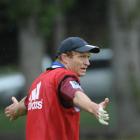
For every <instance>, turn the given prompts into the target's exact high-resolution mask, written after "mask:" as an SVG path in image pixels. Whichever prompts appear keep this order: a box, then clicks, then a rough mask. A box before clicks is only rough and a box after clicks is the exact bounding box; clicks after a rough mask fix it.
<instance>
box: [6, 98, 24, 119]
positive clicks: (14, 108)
mask: <svg viewBox="0 0 140 140" xmlns="http://www.w3.org/2000/svg"><path fill="white" fill-rule="evenodd" d="M25 99H26V96H25V97H24V98H23V99H22V100H21V101H18V100H17V99H16V98H15V97H12V102H13V103H12V104H11V105H9V106H7V107H6V108H5V111H4V112H5V116H6V117H8V118H9V120H15V119H17V118H18V117H19V116H23V115H25V114H26V106H25V104H24V101H25Z"/></svg>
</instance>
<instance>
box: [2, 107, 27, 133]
mask: <svg viewBox="0 0 140 140" xmlns="http://www.w3.org/2000/svg"><path fill="white" fill-rule="evenodd" d="M24 129H25V117H21V118H19V119H17V120H15V121H9V120H8V118H6V117H5V115H4V112H3V109H1V110H0V132H7V133H8V132H13V133H14V132H16V133H17V132H22V131H24Z"/></svg>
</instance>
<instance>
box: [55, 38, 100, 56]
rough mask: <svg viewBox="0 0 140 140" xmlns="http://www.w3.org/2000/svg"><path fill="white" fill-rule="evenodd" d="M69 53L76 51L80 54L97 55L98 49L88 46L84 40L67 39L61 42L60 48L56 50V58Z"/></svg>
mask: <svg viewBox="0 0 140 140" xmlns="http://www.w3.org/2000/svg"><path fill="white" fill-rule="evenodd" d="M70 51H76V52H81V53H82V52H90V53H99V52H100V48H99V47H97V46H93V45H89V44H88V43H87V42H86V41H85V40H84V39H82V38H80V37H68V38H66V39H65V40H63V41H62V42H61V44H60V46H59V47H58V49H57V54H56V56H59V55H60V54H62V53H66V52H70Z"/></svg>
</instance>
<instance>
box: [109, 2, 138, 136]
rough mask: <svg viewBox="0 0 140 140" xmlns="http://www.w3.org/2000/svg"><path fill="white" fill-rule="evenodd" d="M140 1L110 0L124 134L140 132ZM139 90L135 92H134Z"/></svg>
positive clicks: (119, 112) (116, 85)
mask: <svg viewBox="0 0 140 140" xmlns="http://www.w3.org/2000/svg"><path fill="white" fill-rule="evenodd" d="M139 7H140V1H139V0H133V1H132V0H113V1H111V0H110V12H109V14H110V27H111V42H112V44H111V45H112V46H113V49H114V80H115V83H114V88H115V89H116V90H114V91H115V92H116V96H117V99H118V116H119V123H118V128H119V129H118V130H119V132H120V134H127V135H128V134H129V135H131V134H134V133H136V134H138V133H139V130H140V125H139V124H140V117H139V114H138V106H137V102H136V100H135V94H136V93H137V94H138V93H139V92H140V87H139V83H140V63H139V62H140V56H139V53H140V47H139V45H140V41H139V35H140V30H139V29H140V9H139ZM134 93H135V94H134Z"/></svg>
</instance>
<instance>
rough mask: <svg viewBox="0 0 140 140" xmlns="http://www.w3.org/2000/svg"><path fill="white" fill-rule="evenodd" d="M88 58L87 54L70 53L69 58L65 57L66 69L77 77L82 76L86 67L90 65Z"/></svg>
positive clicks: (88, 54)
mask: <svg viewBox="0 0 140 140" xmlns="http://www.w3.org/2000/svg"><path fill="white" fill-rule="evenodd" d="M89 57H90V53H89V52H84V53H79V52H72V56H71V57H70V56H67V64H66V68H67V69H69V70H71V71H73V72H75V73H76V74H77V75H78V76H84V75H85V74H86V70H87V68H88V66H89V65H90V62H89Z"/></svg>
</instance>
